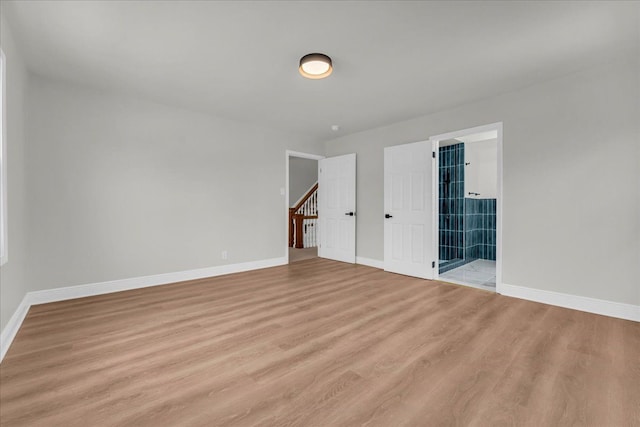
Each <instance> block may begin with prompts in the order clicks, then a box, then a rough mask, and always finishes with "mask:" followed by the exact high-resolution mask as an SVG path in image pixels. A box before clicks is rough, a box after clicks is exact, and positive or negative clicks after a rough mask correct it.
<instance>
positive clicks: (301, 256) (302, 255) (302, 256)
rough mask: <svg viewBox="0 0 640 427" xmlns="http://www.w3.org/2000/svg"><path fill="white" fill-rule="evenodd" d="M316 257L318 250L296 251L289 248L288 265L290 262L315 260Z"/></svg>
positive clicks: (314, 248)
mask: <svg viewBox="0 0 640 427" xmlns="http://www.w3.org/2000/svg"><path fill="white" fill-rule="evenodd" d="M317 256H318V248H317V247H313V248H304V249H296V248H289V264H291V263H292V262H298V261H304V260H306V259H311V258H316V257H317Z"/></svg>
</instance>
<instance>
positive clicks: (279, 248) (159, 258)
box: [27, 76, 322, 290]
mask: <svg viewBox="0 0 640 427" xmlns="http://www.w3.org/2000/svg"><path fill="white" fill-rule="evenodd" d="M28 114H29V116H28V119H29V120H28V129H27V130H28V132H27V138H28V150H27V167H28V170H29V181H28V192H29V228H30V230H31V231H32V236H33V239H32V241H31V243H32V244H31V248H32V250H31V251H30V252H31V259H30V270H31V274H30V277H29V279H30V281H31V282H32V283H33V288H34V290H38V289H49V288H55V287H61V286H71V285H78V284H84V283H94V282H101V281H106V280H116V279H123V278H131V277H138V276H146V275H153V274H160V273H166V272H176V271H184V270H189V269H196V268H204V267H211V266H217V265H222V264H234V263H239V262H245V261H254V260H263V259H270V258H276V257H283V256H284V248H285V247H286V242H285V228H284V227H285V224H284V217H285V207H284V203H283V197H284V196H282V195H281V194H280V189H281V188H284V187H285V185H286V183H285V165H286V163H285V151H286V150H287V149H292V150H296V151H304V152H311V153H320V152H321V151H322V147H321V145H319V144H312V143H309V142H308V143H305V141H304V138H303V137H300V136H299V135H291V134H285V133H282V132H277V131H274V130H270V129H265V128H261V127H255V126H252V125H248V124H246V123H238V122H233V121H228V120H223V119H219V118H216V117H212V116H210V115H206V114H201V113H197V112H192V111H187V110H183V109H179V108H173V107H169V106H165V105H160V104H155V103H151V102H146V101H143V100H139V99H136V98H131V97H127V96H121V95H116V94H112V93H107V92H100V91H96V90H92V89H85V88H80V87H77V86H73V85H67V84H63V83H60V82H56V81H51V80H48V79H44V78H41V77H36V76H33V78H32V80H31V82H30V85H29V97H28ZM222 250H227V251H228V253H229V259H228V260H226V261H223V260H222V259H221V252H222Z"/></svg>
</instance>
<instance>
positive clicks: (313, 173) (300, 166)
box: [289, 157, 318, 207]
mask: <svg viewBox="0 0 640 427" xmlns="http://www.w3.org/2000/svg"><path fill="white" fill-rule="evenodd" d="M316 182H318V161H317V160H312V159H303V158H300V157H289V205H291V207H293V206H294V204H295V203H296V201H298V200H299V199H300V197H302V196H303V195H305V194H306V193H307V191H309V189H310V188H311V187H312V186H313V185H314V184H315V183H316Z"/></svg>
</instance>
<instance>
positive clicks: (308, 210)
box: [285, 151, 323, 263]
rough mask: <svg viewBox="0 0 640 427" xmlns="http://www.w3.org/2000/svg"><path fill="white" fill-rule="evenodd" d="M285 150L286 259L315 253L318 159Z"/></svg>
mask: <svg viewBox="0 0 640 427" xmlns="http://www.w3.org/2000/svg"><path fill="white" fill-rule="evenodd" d="M322 158H323V157H322V156H317V155H313V154H306V153H298V152H292V151H287V156H286V160H287V191H286V197H285V199H286V204H287V205H286V206H287V249H286V251H287V252H286V254H287V255H286V256H287V259H288V262H289V263H294V262H299V261H304V260H307V259H312V258H316V257H317V256H318V241H319V238H320V236H319V233H318V160H320V159H322Z"/></svg>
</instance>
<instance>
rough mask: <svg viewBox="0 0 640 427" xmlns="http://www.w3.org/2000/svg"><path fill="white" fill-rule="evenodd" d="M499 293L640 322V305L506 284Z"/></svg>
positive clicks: (502, 285)
mask: <svg viewBox="0 0 640 427" xmlns="http://www.w3.org/2000/svg"><path fill="white" fill-rule="evenodd" d="M499 292H500V294H502V295H505V296H509V297H515V298H520V299H525V300H528V301H535V302H541V303H544V304H549V305H555V306H558V307H565V308H571V309H574V310H580V311H586V312H588V313H594V314H602V315H603V316H609V317H616V318H618V319H625V320H633V321H636V322H640V305H633V304H624V303H620V302H615V301H607V300H603V299H596V298H589V297H583V296H579V295H571V294H563V293H560V292H553V291H545V290H542V289H534V288H525V287H523V286H514V285H507V284H504V283H502V284H501V286H500V290H499Z"/></svg>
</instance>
